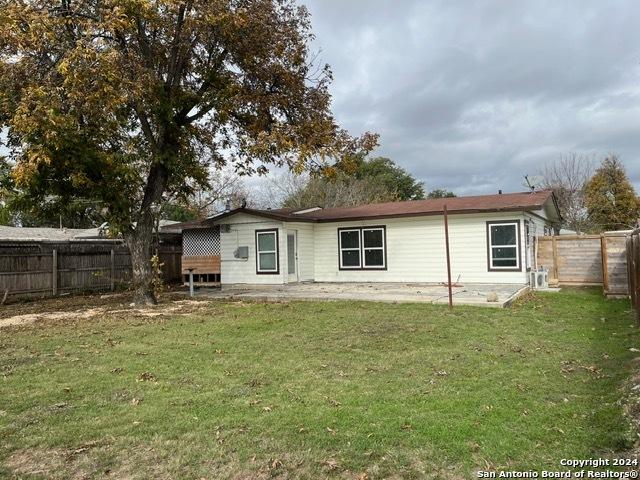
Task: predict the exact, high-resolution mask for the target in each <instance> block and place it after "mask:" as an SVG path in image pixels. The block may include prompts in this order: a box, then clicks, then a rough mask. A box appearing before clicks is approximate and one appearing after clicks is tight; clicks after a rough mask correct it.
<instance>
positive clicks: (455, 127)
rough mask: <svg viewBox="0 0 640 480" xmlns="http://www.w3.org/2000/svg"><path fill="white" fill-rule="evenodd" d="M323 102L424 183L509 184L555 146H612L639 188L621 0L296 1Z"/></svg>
mask: <svg viewBox="0 0 640 480" xmlns="http://www.w3.org/2000/svg"><path fill="white" fill-rule="evenodd" d="M306 4H307V6H308V8H309V10H310V11H311V13H312V23H313V27H314V31H315V33H316V36H317V39H316V42H315V45H314V48H317V49H318V50H320V59H321V60H322V61H323V62H327V63H329V64H330V65H331V66H332V68H333V71H334V76H335V82H334V84H333V86H332V93H333V95H334V112H335V114H336V117H337V119H338V120H339V122H340V123H342V124H343V126H345V127H347V128H348V129H349V130H351V132H352V133H354V134H357V133H359V132H362V131H364V130H372V131H376V132H378V133H380V135H381V146H380V148H379V149H378V150H377V151H376V152H375V153H376V154H378V155H385V156H389V157H391V158H392V159H394V160H395V161H396V162H398V163H399V164H400V165H402V166H403V167H405V168H406V169H408V170H409V171H411V172H412V173H414V174H415V175H416V176H418V177H419V178H420V179H422V180H424V181H425V183H426V185H427V187H428V188H437V187H447V188H451V189H453V190H455V191H456V192H458V193H461V194H463V193H484V192H493V191H496V190H497V189H499V188H502V189H504V190H506V191H512V190H519V189H521V188H522V175H524V174H526V173H529V174H535V173H537V171H538V169H539V168H540V166H541V165H542V163H544V162H546V161H550V160H554V159H556V158H557V157H558V156H560V155H561V154H563V153H567V152H578V153H585V154H592V155H597V156H601V155H604V154H606V153H608V152H615V153H618V154H619V155H620V157H621V158H622V160H623V161H624V163H625V164H626V166H627V169H628V173H629V175H630V177H631V178H632V180H633V182H634V183H635V185H636V188H637V189H639V190H640V168H639V167H640V155H639V153H640V135H639V133H640V132H639V129H640V36H639V35H638V33H637V32H639V31H640V10H638V9H637V6H636V4H635V2H633V1H632V0H630V1H624V0H620V1H611V2H601V1H595V0H594V1H585V0H574V1H563V2H556V1H539V0H535V1H533V0H532V1H521V2H505V1H503V0H487V1H473V2H451V1H446V0H444V1H438V0H433V1H424V0H403V1H391V0H386V1H383V0H349V1H344V0H342V1H339V0H307V1H306Z"/></svg>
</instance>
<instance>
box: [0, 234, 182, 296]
mask: <svg viewBox="0 0 640 480" xmlns="http://www.w3.org/2000/svg"><path fill="white" fill-rule="evenodd" d="M158 256H159V257H160V262H161V263H163V264H164V265H163V267H162V273H163V280H164V281H165V282H167V283H171V282H177V281H180V278H181V276H180V275H181V268H180V259H181V256H182V248H181V245H175V244H164V245H163V244H161V245H160V246H159V248H158ZM130 281H131V256H130V254H129V250H128V248H127V247H126V246H125V245H124V244H123V242H122V241H119V240H97V241H89V240H87V241H68V242H60V243H57V242H56V243H53V242H3V243H1V244H0V301H2V300H6V299H11V298H30V297H31V298H34V297H49V296H56V295H60V294H66V293H72V292H79V291H113V290H115V289H116V288H118V287H121V286H127V285H129V283H130Z"/></svg>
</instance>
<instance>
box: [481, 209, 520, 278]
mask: <svg viewBox="0 0 640 480" xmlns="http://www.w3.org/2000/svg"><path fill="white" fill-rule="evenodd" d="M487 242H488V249H489V251H488V255H487V256H488V260H489V270H495V271H520V269H521V266H520V222H519V221H518V220H513V221H504V222H487Z"/></svg>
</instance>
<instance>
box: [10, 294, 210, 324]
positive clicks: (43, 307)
mask: <svg viewBox="0 0 640 480" xmlns="http://www.w3.org/2000/svg"><path fill="white" fill-rule="evenodd" d="M208 303H209V302H208V301H207V300H206V299H201V300H194V299H191V298H189V297H188V296H186V295H184V294H182V293H170V294H166V295H163V296H162V297H161V298H160V301H159V303H158V305H156V306H150V307H135V306H133V304H132V294H131V293H129V292H125V293H115V294H107V295H77V296H68V297H59V298H51V299H42V300H31V301H25V302H20V303H13V304H10V305H4V306H2V307H0V329H2V328H6V327H19V326H25V325H32V324H35V323H43V324H52V323H56V322H59V321H77V320H91V319H92V318H98V317H103V316H105V315H117V314H122V313H126V314H127V315H128V316H139V317H159V316H163V315H175V314H181V313H184V314H188V313H192V312H193V311H194V310H197V309H199V308H203V307H204V306H205V305H206V304H208Z"/></svg>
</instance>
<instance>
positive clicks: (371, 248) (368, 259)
mask: <svg viewBox="0 0 640 480" xmlns="http://www.w3.org/2000/svg"><path fill="white" fill-rule="evenodd" d="M362 248H363V249H364V268H384V229H383V228H370V229H363V230H362Z"/></svg>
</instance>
